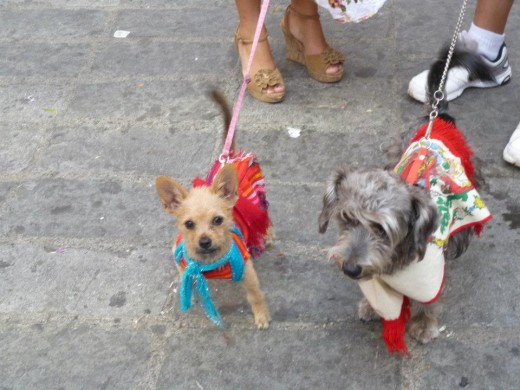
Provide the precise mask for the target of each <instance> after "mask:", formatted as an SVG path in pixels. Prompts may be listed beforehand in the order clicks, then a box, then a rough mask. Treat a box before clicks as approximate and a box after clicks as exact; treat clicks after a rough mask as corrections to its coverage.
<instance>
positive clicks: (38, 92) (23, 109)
mask: <svg viewBox="0 0 520 390" xmlns="http://www.w3.org/2000/svg"><path fill="white" fill-rule="evenodd" d="M0 90H1V91H2V94H1V95H0V107H1V110H2V121H5V122H6V123H8V124H7V125H6V126H8V127H13V123H16V122H18V123H22V124H24V123H33V124H34V123H37V126H34V125H31V129H33V128H34V127H39V126H41V125H42V124H43V123H46V122H48V121H49V120H52V119H54V118H55V117H56V116H57V115H61V114H62V113H63V110H64V108H65V107H66V106H67V96H68V93H69V90H70V87H69V86H67V85H52V86H49V85H42V84H40V85H38V84H36V85H35V84H27V83H16V84H11V85H0ZM13 130H14V129H13Z"/></svg>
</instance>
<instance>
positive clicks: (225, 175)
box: [211, 164, 238, 205]
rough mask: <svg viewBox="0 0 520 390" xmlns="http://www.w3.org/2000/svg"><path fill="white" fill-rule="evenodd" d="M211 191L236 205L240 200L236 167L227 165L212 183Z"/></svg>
mask: <svg viewBox="0 0 520 390" xmlns="http://www.w3.org/2000/svg"><path fill="white" fill-rule="evenodd" d="M211 191H212V192H213V193H215V194H217V195H218V196H220V197H221V198H222V199H225V200H226V201H228V202H229V203H230V204H232V205H234V204H235V202H236V201H237V199H238V176H237V169H236V168H235V166H234V165H232V164H226V165H224V166H223V167H222V169H220V171H218V173H217V174H216V175H215V178H214V179H213V183H211Z"/></svg>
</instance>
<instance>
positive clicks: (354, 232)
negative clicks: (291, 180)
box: [319, 51, 491, 352]
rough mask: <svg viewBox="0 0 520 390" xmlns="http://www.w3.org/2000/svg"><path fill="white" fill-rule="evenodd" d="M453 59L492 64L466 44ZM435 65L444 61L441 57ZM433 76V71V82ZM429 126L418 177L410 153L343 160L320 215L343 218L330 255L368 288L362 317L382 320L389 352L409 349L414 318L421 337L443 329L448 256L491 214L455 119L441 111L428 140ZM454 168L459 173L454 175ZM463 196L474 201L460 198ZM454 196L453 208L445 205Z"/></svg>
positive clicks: (323, 224) (323, 220)
mask: <svg viewBox="0 0 520 390" xmlns="http://www.w3.org/2000/svg"><path fill="white" fill-rule="evenodd" d="M454 63H456V64H457V65H458V66H460V65H461V64H464V65H465V66H468V67H475V66H478V67H479V72H483V71H484V70H485V69H484V70H483V68H482V63H480V62H479V61H478V58H476V57H475V56H473V55H472V54H471V53H468V52H467V51H465V52H460V51H456V52H455V54H454ZM434 69H441V70H442V66H440V65H439V64H438V63H436V64H434V66H433V67H432V71H433V70H434ZM434 80H435V78H434V77H430V82H433V81H434ZM430 90H434V88H430ZM424 131H425V128H423V129H422V133H421V130H419V132H418V133H417V134H416V136H415V137H414V139H412V142H411V143H410V147H409V148H408V150H407V153H411V155H413V156H417V155H420V153H421V151H423V153H425V155H424V154H423V156H422V157H421V156H419V157H420V159H421V160H424V161H425V163H424V164H426V165H423V166H422V168H423V170H418V171H417V172H418V173H417V177H415V179H417V180H412V181H410V180H408V178H409V177H411V176H413V174H414V172H415V171H413V167H412V168H410V166H413V159H412V158H411V157H410V158H409V159H408V157H406V154H405V155H403V157H402V158H401V160H400V162H399V163H398V164H397V166H396V168H395V169H394V171H395V172H394V171H390V170H383V169H366V170H352V169H349V168H347V167H342V168H339V169H337V171H336V172H335V173H334V174H333V175H332V176H331V177H330V179H329V180H328V182H327V183H326V191H325V195H324V197H323V209H322V211H321V215H320V216H319V231H320V233H324V232H325V231H326V230H327V226H328V223H329V220H330V219H331V218H334V219H335V220H336V221H337V224H338V227H339V231H340V235H339V238H338V240H337V242H336V244H335V245H334V246H333V247H332V248H331V249H330V251H329V258H330V259H332V260H334V261H335V262H336V264H337V265H338V266H339V267H340V269H341V270H342V271H343V272H344V273H345V275H347V276H348V277H350V278H352V279H354V280H356V281H357V282H358V284H359V286H360V288H361V290H362V292H363V295H364V297H363V298H362V299H361V301H360V302H359V304H358V316H359V318H360V319H361V320H363V321H369V320H374V319H377V318H379V317H381V319H382V320H383V338H384V340H385V342H386V345H387V348H388V350H389V351H390V352H395V351H397V352H407V348H406V343H405V342H404V331H405V329H406V326H407V325H408V332H409V334H410V335H411V336H412V337H413V338H414V339H416V340H418V341H420V342H422V343H428V342H430V341H431V340H433V339H434V338H436V337H437V336H438V335H439V330H438V322H437V318H438V316H439V314H440V312H441V308H440V304H439V303H438V300H437V298H438V297H439V295H440V294H441V292H442V290H443V286H444V259H447V260H450V259H454V258H457V257H458V256H460V255H461V254H462V253H464V252H465V251H466V249H467V248H468V245H469V243H470V240H471V238H472V236H473V234H474V232H475V231H476V232H477V233H479V232H480V229H481V228H482V226H483V224H484V223H485V222H487V221H488V220H489V219H490V218H491V215H490V214H489V212H488V211H487V209H486V208H485V206H484V205H483V202H482V200H481V199H480V197H479V195H478V193H477V192H476V190H475V188H474V178H473V172H472V171H473V167H472V166H471V165H470V163H469V157H470V155H471V150H470V149H469V148H468V147H467V145H466V144H465V141H464V137H463V135H462V134H461V133H460V131H458V130H457V129H456V128H455V122H454V120H453V119H452V118H450V117H448V116H447V115H441V117H440V118H437V119H436V120H435V122H434V127H433V131H432V135H431V139H432V142H429V141H428V142H429V144H428V147H426V148H425V147H424V144H421V142H419V141H418V140H421V139H422V136H423V134H424ZM453 138H456V139H453ZM445 145H448V147H447V148H446V150H444V149H442V148H443V147H444V146H445ZM414 147H415V149H414ZM453 149H461V150H462V151H460V153H459V150H453ZM461 161H462V163H461ZM428 164H429V165H428ZM424 166H426V169H424ZM445 167H448V168H447V171H446V172H444V171H442V169H444V168H445ZM407 170H410V172H412V171H413V172H412V173H407V172H408V171H407ZM468 171H471V172H468ZM425 172H426V173H425ZM430 173H431V174H432V175H433V174H439V177H440V178H439V179H434V178H433V176H432V177H430ZM454 173H455V174H456V175H459V176H456V177H455V178H453V177H452V175H453V174H454ZM403 175H404V176H406V175H408V178H407V179H406V180H405V178H404V177H403ZM410 175H411V176H410ZM421 175H422V176H421ZM430 185H431V186H430ZM459 198H460V199H461V202H473V203H472V204H471V205H469V204H467V203H461V204H456V200H457V199H459ZM448 203H449V206H452V208H453V209H454V210H453V211H447V209H448V208H449V207H444V205H445V204H448ZM440 206H442V207H440ZM481 206H482V207H481ZM467 210H470V212H468V213H466V211H467ZM465 213H466V214H465ZM466 218H467V219H466ZM464 219H466V221H464V222H461V221H463V220H464ZM448 238H449V239H448ZM432 259H433V260H432ZM410 317H411V318H410ZM409 318H410V319H409ZM408 319H409V321H408Z"/></svg>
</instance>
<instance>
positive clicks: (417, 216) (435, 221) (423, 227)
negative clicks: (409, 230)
mask: <svg viewBox="0 0 520 390" xmlns="http://www.w3.org/2000/svg"><path fill="white" fill-rule="evenodd" d="M410 190H411V193H412V211H413V216H412V218H413V219H414V220H413V221H412V225H413V234H414V241H415V247H416V249H417V254H418V256H419V260H421V259H422V258H423V257H424V253H425V252H426V245H427V244H428V238H429V237H430V236H431V235H432V234H433V232H434V231H435V230H436V229H437V227H438V225H439V215H438V213H437V208H436V207H435V204H434V203H433V201H432V200H431V198H430V197H429V196H428V194H427V193H426V192H425V191H424V190H423V189H422V188H419V187H415V186H412V187H410Z"/></svg>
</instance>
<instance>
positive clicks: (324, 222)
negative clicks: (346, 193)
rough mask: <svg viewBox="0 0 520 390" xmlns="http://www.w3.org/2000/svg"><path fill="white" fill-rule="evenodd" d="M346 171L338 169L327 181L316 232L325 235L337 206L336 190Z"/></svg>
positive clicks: (343, 168) (345, 169)
mask: <svg viewBox="0 0 520 390" xmlns="http://www.w3.org/2000/svg"><path fill="white" fill-rule="evenodd" d="M347 173H348V169H347V168H346V167H342V168H339V169H338V170H337V171H336V172H335V173H334V174H333V175H332V176H331V177H330V178H329V180H328V181H327V183H326V186H325V195H323V209H322V210H321V214H320V216H319V218H318V230H319V232H320V233H325V232H326V231H327V227H328V226H329V221H330V219H331V218H332V216H333V214H334V210H335V208H336V205H337V204H338V188H339V186H340V184H341V181H342V180H345V178H346V177H347Z"/></svg>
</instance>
